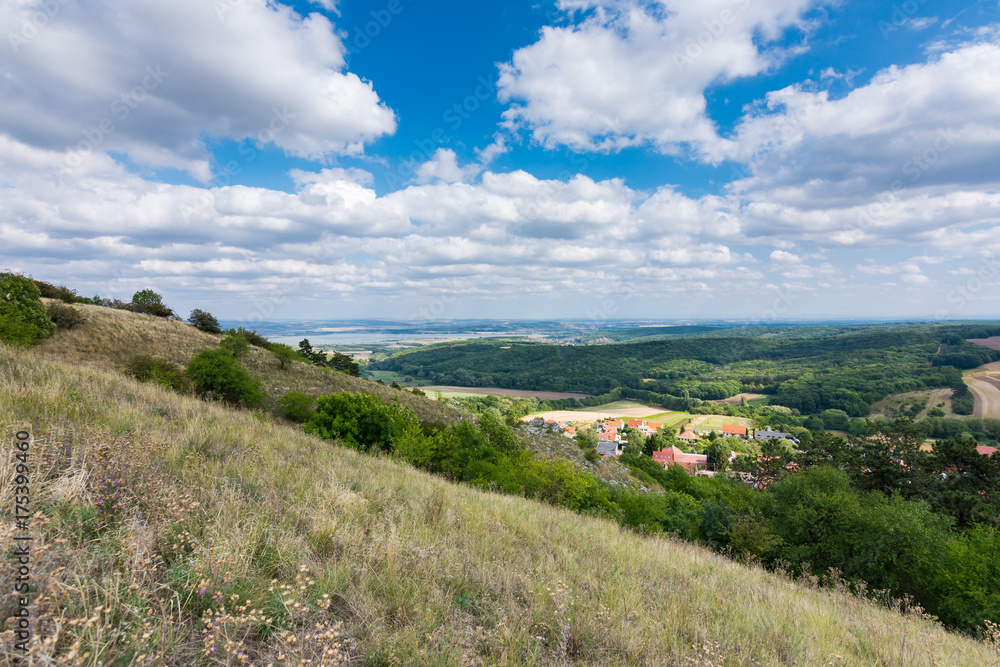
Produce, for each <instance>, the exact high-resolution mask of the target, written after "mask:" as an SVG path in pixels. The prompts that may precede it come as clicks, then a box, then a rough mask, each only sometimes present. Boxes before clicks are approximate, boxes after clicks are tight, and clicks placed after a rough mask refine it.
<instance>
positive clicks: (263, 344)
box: [226, 327, 273, 350]
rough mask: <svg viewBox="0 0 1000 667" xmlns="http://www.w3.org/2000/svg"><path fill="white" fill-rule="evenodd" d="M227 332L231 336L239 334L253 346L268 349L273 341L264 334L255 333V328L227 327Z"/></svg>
mask: <svg viewBox="0 0 1000 667" xmlns="http://www.w3.org/2000/svg"><path fill="white" fill-rule="evenodd" d="M226 333H227V334H229V335H231V336H239V337H241V338H243V339H245V340H246V342H248V343H250V344H251V345H253V346H254V347H259V348H261V349H263V350H270V349H271V346H272V345H273V343H271V341H269V340H268V339H267V338H265V337H264V336H261V335H260V334H259V333H257V330H256V329H244V328H243V327H236V328H235V329H229V330H228V331H226Z"/></svg>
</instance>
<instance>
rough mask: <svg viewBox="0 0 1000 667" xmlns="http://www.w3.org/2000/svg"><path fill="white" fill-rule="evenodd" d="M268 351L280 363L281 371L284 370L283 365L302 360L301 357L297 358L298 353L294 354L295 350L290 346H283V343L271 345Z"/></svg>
mask: <svg viewBox="0 0 1000 667" xmlns="http://www.w3.org/2000/svg"><path fill="white" fill-rule="evenodd" d="M270 349H271V352H273V353H274V356H276V357H277V358H278V361H279V362H280V363H281V370H285V364H287V363H288V362H289V361H302V360H303V359H302V357H301V356H299V353H298V352H296V351H295V348H294V347H292V346H291V345H285V344H284V343H271V344H270Z"/></svg>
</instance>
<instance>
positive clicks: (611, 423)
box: [608, 419, 625, 429]
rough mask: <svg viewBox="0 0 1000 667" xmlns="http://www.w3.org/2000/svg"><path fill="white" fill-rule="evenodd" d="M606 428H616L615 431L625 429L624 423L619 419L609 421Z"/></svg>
mask: <svg viewBox="0 0 1000 667" xmlns="http://www.w3.org/2000/svg"><path fill="white" fill-rule="evenodd" d="M608 427H609V428H616V429H617V428H625V422H623V421H622V420H620V419H612V420H611V421H609V422H608Z"/></svg>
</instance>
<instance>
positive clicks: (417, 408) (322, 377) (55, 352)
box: [37, 299, 465, 424]
mask: <svg viewBox="0 0 1000 667" xmlns="http://www.w3.org/2000/svg"><path fill="white" fill-rule="evenodd" d="M43 301H50V300H49V299H43ZM73 308H76V309H78V310H79V311H80V312H81V313H82V314H83V316H84V317H85V318H86V322H85V323H84V324H83V325H81V326H77V327H74V328H73V329H69V330H67V331H59V332H57V333H56V335H55V336H53V337H52V338H49V339H47V340H44V341H42V342H41V344H39V345H38V347H37V350H38V352H39V353H40V354H41V355H42V357H43V358H45V359H48V360H51V361H59V362H63V363H68V364H71V365H75V366H89V367H91V368H115V369H118V370H121V369H123V368H124V367H125V364H126V362H127V361H128V360H129V358H130V357H131V356H133V355H137V354H147V355H151V356H157V357H163V358H166V359H169V360H170V361H173V362H175V363H178V364H181V365H182V366H186V365H187V363H188V362H189V361H191V358H192V357H193V356H194V355H195V354H197V353H198V352H200V351H201V350H206V349H212V348H215V347H218V346H219V341H220V340H222V336H220V335H213V334H208V333H205V332H203V331H199V330H198V329H196V328H195V327H193V326H191V325H190V324H187V323H184V322H177V321H174V320H167V319H164V318H161V317H153V316H152V315H140V314H137V313H131V312H128V311H125V310H114V309H112V308H101V307H99V306H89V305H86V304H74V305H73ZM242 362H243V364H244V365H245V366H246V367H247V370H249V371H250V374H251V375H253V376H254V377H258V378H260V379H261V380H263V382H264V389H265V391H266V393H267V407H268V408H269V409H271V410H272V411H274V410H276V408H277V404H278V399H279V398H281V396H283V395H284V394H286V393H288V392H289V391H300V392H302V393H304V394H307V395H309V396H313V397H318V396H322V395H324V394H330V393H334V392H338V391H366V392H369V393H372V394H375V395H376V396H379V397H380V398H382V399H383V400H388V401H394V400H398V401H399V402H400V404H401V405H403V406H405V407H408V408H410V409H411V410H413V411H414V412H415V413H416V414H417V416H418V417H419V418H420V419H421V421H431V422H433V421H441V422H444V423H446V424H450V423H453V422H455V421H457V420H459V419H462V417H463V415H465V413H463V412H462V411H460V410H456V409H455V408H453V407H451V406H448V405H444V404H443V403H439V402H437V401H429V400H426V399H424V398H422V397H420V396H415V395H413V394H410V393H409V392H405V391H400V390H398V389H393V388H392V387H387V386H383V385H380V384H378V383H376V382H371V381H369V380H363V379H360V378H355V377H352V376H350V375H346V374H344V373H338V372H336V371H332V370H330V369H326V368H320V367H318V366H313V365H312V364H307V363H303V362H292V363H290V364H289V365H288V366H286V369H285V370H280V365H281V364H280V363H279V361H278V359H277V358H276V357H275V356H274V355H273V354H271V353H270V352H268V351H267V350H263V349H261V348H257V347H251V348H250V351H249V353H248V354H247V356H246V357H245V358H244V359H243V360H242Z"/></svg>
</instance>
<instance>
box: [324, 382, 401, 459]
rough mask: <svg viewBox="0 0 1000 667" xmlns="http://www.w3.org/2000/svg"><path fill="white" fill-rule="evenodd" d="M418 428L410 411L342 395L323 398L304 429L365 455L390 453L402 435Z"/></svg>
mask: <svg viewBox="0 0 1000 667" xmlns="http://www.w3.org/2000/svg"><path fill="white" fill-rule="evenodd" d="M419 427H420V422H419V421H418V420H417V417H416V415H414V414H413V412H412V411H411V410H409V409H407V408H404V407H400V406H399V405H394V404H390V403H383V402H382V401H381V400H379V399H378V398H376V397H375V396H373V395H371V394H366V393H357V394H352V393H349V392H343V393H339V394H331V395H329V396H320V397H319V399H318V400H317V406H316V411H315V412H314V413H313V415H312V417H310V418H309V421H307V422H306V424H305V427H304V430H305V432H306V433H315V434H316V435H319V436H320V437H322V438H326V439H328V440H333V439H338V440H340V441H341V442H342V443H343V444H345V445H347V446H349V447H353V448H354V449H358V450H360V451H363V452H366V451H368V450H370V449H377V450H380V451H383V452H391V451H392V450H393V444H394V442H395V441H396V440H397V439H398V438H400V437H401V436H402V435H403V433H405V432H406V431H408V430H413V429H419Z"/></svg>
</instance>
